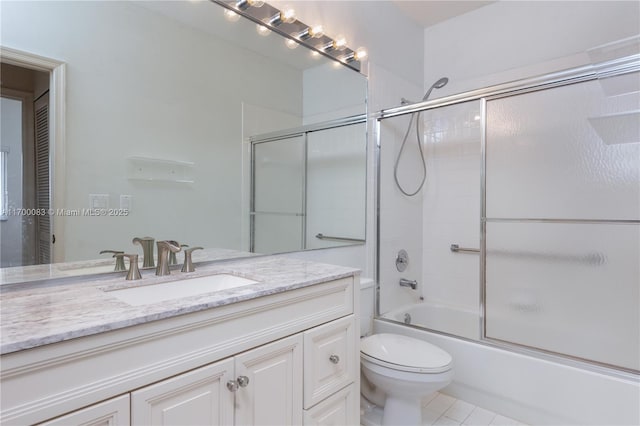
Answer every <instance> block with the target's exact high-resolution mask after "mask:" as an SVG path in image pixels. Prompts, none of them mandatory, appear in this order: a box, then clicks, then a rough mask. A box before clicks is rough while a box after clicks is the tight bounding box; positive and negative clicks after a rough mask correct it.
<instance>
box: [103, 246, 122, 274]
mask: <svg viewBox="0 0 640 426" xmlns="http://www.w3.org/2000/svg"><path fill="white" fill-rule="evenodd" d="M105 253H113V256H111V257H115V258H116V268H115V269H114V271H116V272H118V271H126V270H127V268H126V267H125V266H124V259H123V258H122V257H118V255H119V254H122V253H124V252H123V251H119V250H102V251H101V252H100V254H105Z"/></svg>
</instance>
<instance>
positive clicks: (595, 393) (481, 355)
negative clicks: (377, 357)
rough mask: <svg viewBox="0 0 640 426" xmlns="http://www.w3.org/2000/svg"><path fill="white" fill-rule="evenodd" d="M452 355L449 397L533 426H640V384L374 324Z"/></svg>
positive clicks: (446, 390) (399, 328)
mask: <svg viewBox="0 0 640 426" xmlns="http://www.w3.org/2000/svg"><path fill="white" fill-rule="evenodd" d="M374 331H375V332H376V333H381V332H386V333H398V334H404V335H407V336H411V337H416V338H420V339H423V340H426V341H428V342H430V343H433V344H435V345H437V346H439V347H441V348H442V349H444V350H446V351H447V352H449V353H450V354H451V356H452V357H453V359H454V368H455V377H454V381H453V383H452V384H451V385H449V386H448V387H447V388H446V389H445V390H444V392H445V393H447V394H449V395H451V396H453V397H456V398H460V399H462V400H465V401H467V402H469V403H472V404H476V405H478V406H481V407H483V408H486V409H488V410H492V411H495V412H497V413H500V414H502V415H505V416H507V417H511V418H514V419H517V420H519V421H521V422H524V423H528V424H531V425H569V424H573V425H594V426H595V425H638V424H640V383H638V381H635V382H634V381H630V380H624V379H620V378H616V377H610V376H606V375H603V374H598V373H593V372H590V371H586V370H581V369H578V368H574V367H570V366H566V365H562V364H557V363H554V362H550V361H547V360H543V359H538V358H533V357H530V356H527V355H522V354H518V353H514V352H509V351H505V350H502V349H498V348H494V347H490V346H486V345H481V344H477V343H473V342H469V341H464V340H461V339H456V338H452V337H448V336H443V335H439V334H436V333H429V332H426V331H421V330H417V329H414V328H410V327H405V326H402V325H400V324H394V323H389V322H386V321H378V320H376V321H374Z"/></svg>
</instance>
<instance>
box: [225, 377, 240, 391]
mask: <svg viewBox="0 0 640 426" xmlns="http://www.w3.org/2000/svg"><path fill="white" fill-rule="evenodd" d="M227 389H229V391H231V392H235V391H237V390H238V383H237V382H236V381H235V380H229V381H228V382H227Z"/></svg>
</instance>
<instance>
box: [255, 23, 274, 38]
mask: <svg viewBox="0 0 640 426" xmlns="http://www.w3.org/2000/svg"><path fill="white" fill-rule="evenodd" d="M256 31H257V32H258V34H260V35H261V36H263V37H266V36H268V35H269V34H271V30H270V29H269V28H267V27H265V26H264V25H262V24H256Z"/></svg>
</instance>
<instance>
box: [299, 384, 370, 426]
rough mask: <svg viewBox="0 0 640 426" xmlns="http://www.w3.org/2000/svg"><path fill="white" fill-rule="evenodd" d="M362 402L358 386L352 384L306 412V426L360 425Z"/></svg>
mask: <svg viewBox="0 0 640 426" xmlns="http://www.w3.org/2000/svg"><path fill="white" fill-rule="evenodd" d="M359 402H360V398H359V393H358V389H357V388H356V384H355V383H352V384H350V385H349V386H347V387H346V388H344V389H342V390H341V391H339V392H336V393H335V394H333V395H331V396H330V397H329V398H327V399H325V400H324V401H322V402H320V403H318V404H317V405H316V406H315V407H313V408H311V409H310V410H305V411H304V426H329V425H331V426H347V425H358V424H360V419H359V418H358V417H359V414H360V407H359V406H358V405H356V404H358V403H359Z"/></svg>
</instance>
